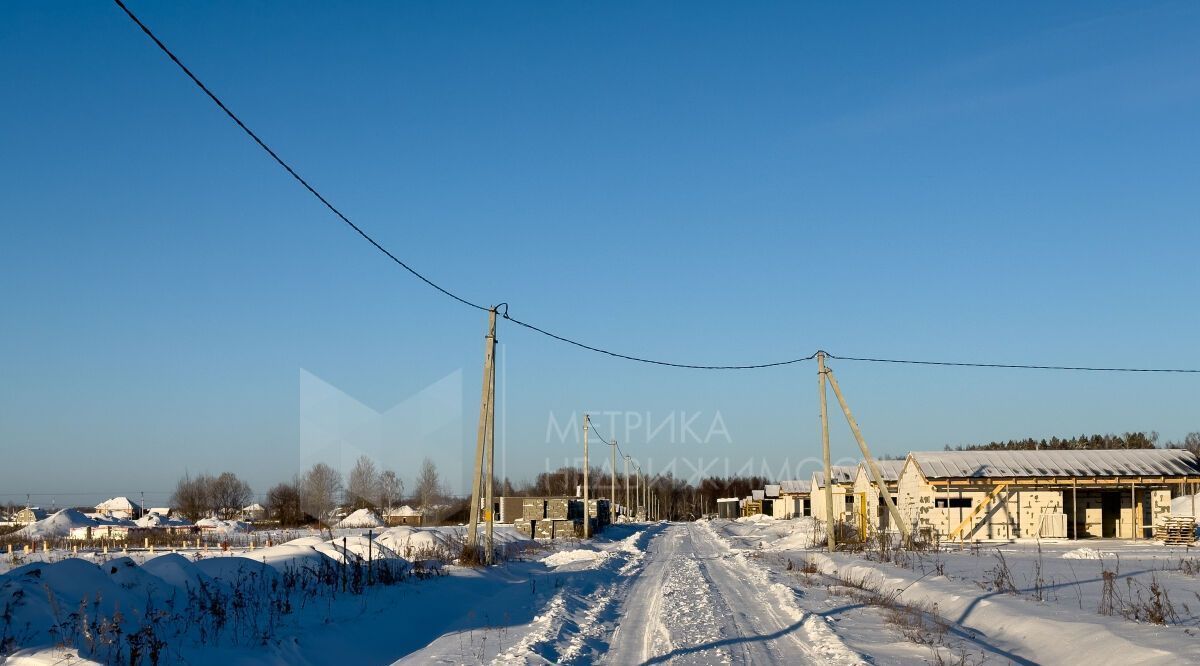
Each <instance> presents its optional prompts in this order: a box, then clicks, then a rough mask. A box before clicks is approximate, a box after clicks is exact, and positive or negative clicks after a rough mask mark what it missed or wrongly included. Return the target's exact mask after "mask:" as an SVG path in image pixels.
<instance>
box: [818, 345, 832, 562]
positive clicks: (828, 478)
mask: <svg viewBox="0 0 1200 666" xmlns="http://www.w3.org/2000/svg"><path fill="white" fill-rule="evenodd" d="M817 377H818V379H817V384H818V385H819V387H820V391H821V455H822V457H824V459H825V535H826V536H825V541H826V545H827V546H828V548H829V552H831V553H832V552H833V549H834V545H835V544H836V543H837V539H836V537H835V536H834V530H835V529H836V527H837V525H836V524H835V523H834V522H833V467H832V465H830V463H829V409H828V406H827V404H826V398H825V352H823V351H819V352H817Z"/></svg>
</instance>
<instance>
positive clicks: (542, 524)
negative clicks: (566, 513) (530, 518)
mask: <svg viewBox="0 0 1200 666" xmlns="http://www.w3.org/2000/svg"><path fill="white" fill-rule="evenodd" d="M554 523H555V521H553V520H539V521H536V522H534V524H533V536H534V538H536V539H553V538H554Z"/></svg>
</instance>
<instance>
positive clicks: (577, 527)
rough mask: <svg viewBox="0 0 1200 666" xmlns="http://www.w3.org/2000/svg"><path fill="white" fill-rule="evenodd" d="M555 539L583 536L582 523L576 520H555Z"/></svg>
mask: <svg viewBox="0 0 1200 666" xmlns="http://www.w3.org/2000/svg"><path fill="white" fill-rule="evenodd" d="M553 523H554V538H555V539H574V538H578V537H582V536H583V523H582V522H580V521H578V520H555V521H553Z"/></svg>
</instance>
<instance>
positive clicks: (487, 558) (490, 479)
mask: <svg viewBox="0 0 1200 666" xmlns="http://www.w3.org/2000/svg"><path fill="white" fill-rule="evenodd" d="M490 338H491V343H490V344H491V346H492V351H493V361H494V360H495V347H496V329H495V323H494V321H493V325H492V329H491V335H490ZM484 456H485V458H486V462H487V478H486V479H485V480H484V488H485V492H484V494H483V495H484V501H485V505H484V506H485V507H486V509H484V513H483V516H484V521H486V522H485V523H484V525H485V527H484V534H485V535H486V538H485V539H484V545H485V546H486V548H487V551H486V552H484V554H483V562H484V564H487V565H489V566H490V565H491V564H492V563H493V560H494V559H495V555H496V552H495V551H496V549H495V547H494V545H495V544H494V542H493V541H492V532H493V526H494V524H495V522H496V516H495V513H496V498H495V495H494V494H493V490H494V488H492V484H493V483H494V482H495V480H496V364H495V363H494V362H493V363H492V377H491V382H490V385H489V387H488V414H487V450H486V451H485V453H484Z"/></svg>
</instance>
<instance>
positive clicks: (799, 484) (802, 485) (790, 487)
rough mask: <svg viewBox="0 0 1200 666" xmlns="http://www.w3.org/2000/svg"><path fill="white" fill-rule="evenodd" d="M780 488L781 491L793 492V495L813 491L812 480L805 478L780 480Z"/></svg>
mask: <svg viewBox="0 0 1200 666" xmlns="http://www.w3.org/2000/svg"><path fill="white" fill-rule="evenodd" d="M779 490H780V492H784V493H791V494H793V495H798V494H800V493H810V492H812V480H811V479H805V480H803V481H799V480H796V479H793V480H791V481H780V482H779Z"/></svg>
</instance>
